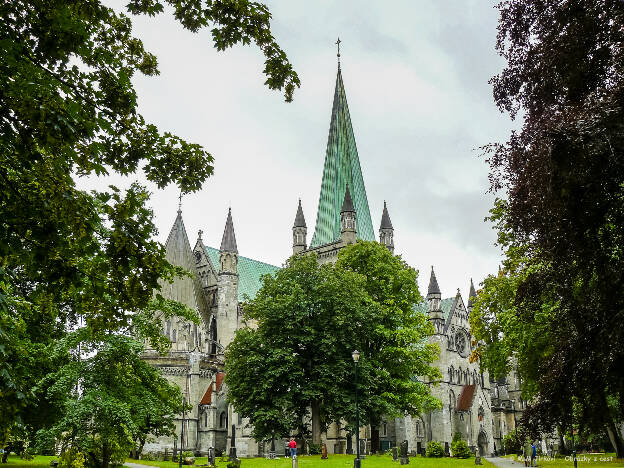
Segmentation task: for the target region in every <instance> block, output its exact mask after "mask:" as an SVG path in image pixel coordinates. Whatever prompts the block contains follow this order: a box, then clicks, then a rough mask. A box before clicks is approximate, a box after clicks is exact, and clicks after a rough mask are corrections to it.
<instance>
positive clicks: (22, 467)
mask: <svg viewBox="0 0 624 468" xmlns="http://www.w3.org/2000/svg"><path fill="white" fill-rule="evenodd" d="M56 459H57V457H51V456H43V455H37V456H36V457H35V458H34V459H32V460H22V459H21V458H19V457H18V456H15V455H11V456H10V457H9V459H8V462H7V464H6V465H0V467H2V468H4V467H6V468H50V461H51V460H56ZM126 461H127V462H131V463H139V464H141V465H150V466H157V467H159V468H177V466H178V464H177V463H173V462H170V461H152V460H131V459H128V460H126ZM205 463H207V457H197V458H196V459H195V466H197V465H202V464H205ZM226 465H227V462H225V461H220V459H219V458H217V467H218V468H226ZM399 466H400V465H399V463H398V462H393V461H392V457H391V456H388V455H381V456H377V455H369V456H367V457H366V458H365V459H364V460H362V468H397V467H399ZM410 466H412V467H417V468H434V467H435V468H437V467H441V468H468V467H474V466H475V464H474V458H468V459H466V460H457V459H454V458H424V457H412V458H410ZM483 466H484V467H487V468H493V467H494V465H492V464H491V463H489V462H488V461H487V460H483ZM585 466H587V465H585ZM612 466H620V465H609V468H611V467H612ZM622 466H624V465H622ZM184 467H185V468H192V467H188V466H186V465H184ZM316 467H322V468H351V467H353V455H328V459H327V460H321V456H320V455H311V456H300V457H299V468H316ZM241 468H291V460H290V458H280V459H279V460H266V459H264V458H243V459H242V463H241Z"/></svg>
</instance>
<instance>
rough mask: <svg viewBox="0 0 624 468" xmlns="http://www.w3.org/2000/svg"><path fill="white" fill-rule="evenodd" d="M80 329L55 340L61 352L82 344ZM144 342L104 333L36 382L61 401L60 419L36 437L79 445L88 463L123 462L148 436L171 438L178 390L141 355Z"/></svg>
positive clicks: (178, 402) (178, 407)
mask: <svg viewBox="0 0 624 468" xmlns="http://www.w3.org/2000/svg"><path fill="white" fill-rule="evenodd" d="M85 332H87V330H85V329H82V330H80V331H78V332H76V333H72V334H70V335H69V336H68V337H66V338H65V339H63V340H60V341H59V342H58V343H57V351H60V352H61V354H63V355H64V354H66V352H67V351H68V350H71V349H74V348H75V346H76V344H77V343H82V344H83V345H84V343H85V342H86V341H87V340H85V337H84V336H81V335H82V334H84V333H85ZM142 351H143V346H142V345H141V344H140V343H138V342H137V341H136V340H134V339H133V338H131V337H127V336H122V335H113V334H110V335H107V336H105V337H103V338H102V339H101V340H100V341H96V342H92V343H90V345H89V346H88V347H86V348H83V352H84V353H85V354H86V355H89V357H87V358H84V357H83V358H82V359H81V357H80V356H75V357H74V358H73V359H72V360H71V361H70V362H68V363H67V364H65V365H64V366H62V367H61V368H60V369H58V371H56V372H53V373H50V374H48V376H47V377H46V378H45V379H44V380H43V381H42V382H41V383H40V386H42V387H44V388H47V393H49V394H50V395H51V396H52V398H53V399H55V400H58V399H63V400H64V404H63V407H62V411H61V413H60V415H59V416H60V417H59V418H58V419H57V420H56V421H55V423H54V425H53V426H52V427H51V428H49V429H47V430H40V432H39V434H38V435H39V437H40V438H41V439H50V438H54V439H55V440H57V441H60V442H61V444H62V445H63V447H71V448H73V449H78V450H79V451H80V452H82V453H83V454H84V455H85V458H86V460H87V463H88V465H89V466H96V467H100V468H108V466H109V465H110V464H111V463H123V461H124V460H125V458H126V456H127V455H128V453H129V452H130V451H131V450H137V451H139V452H140V451H141V450H142V448H143V444H145V441H146V439H147V437H148V436H155V437H159V436H173V435H175V426H174V424H173V416H174V415H175V414H176V413H179V412H181V410H182V394H181V392H180V389H179V388H178V387H177V386H175V385H172V384H170V383H169V382H168V381H167V380H166V379H165V378H164V377H162V376H161V375H160V373H159V371H158V370H157V369H156V368H154V367H153V366H151V365H150V364H148V363H147V362H145V361H144V360H142V359H141V352H142Z"/></svg>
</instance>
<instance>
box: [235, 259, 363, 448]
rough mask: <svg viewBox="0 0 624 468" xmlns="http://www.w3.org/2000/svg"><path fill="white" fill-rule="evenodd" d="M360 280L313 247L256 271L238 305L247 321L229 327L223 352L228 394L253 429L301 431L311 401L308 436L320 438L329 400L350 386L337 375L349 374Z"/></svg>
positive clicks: (265, 433) (359, 313)
mask: <svg viewBox="0 0 624 468" xmlns="http://www.w3.org/2000/svg"><path fill="white" fill-rule="evenodd" d="M363 280H364V279H363V278H362V277H361V276H360V275H358V274H356V273H351V272H345V271H341V270H337V269H334V268H333V266H332V265H319V263H318V260H317V257H316V255H315V254H308V255H301V256H294V257H292V258H291V259H290V260H289V263H288V265H287V267H286V268H282V269H281V270H279V271H278V272H277V273H276V274H275V276H274V277H273V276H270V275H269V276H264V277H263V285H262V288H261V289H260V291H258V293H257V294H256V296H255V297H254V299H253V300H251V301H249V302H248V303H246V304H245V305H244V308H243V310H244V314H245V320H246V321H248V323H249V324H250V325H252V326H251V327H249V328H243V329H242V330H239V331H237V333H236V336H235V338H234V340H233V342H232V343H231V344H230V345H229V346H228V347H227V349H226V354H225V363H226V377H225V381H226V383H227V385H228V399H229V401H230V402H231V403H232V405H233V406H234V408H236V411H237V412H239V413H240V414H242V415H243V416H245V417H248V418H250V422H251V423H252V424H253V426H254V437H256V438H257V439H259V440H261V439H266V438H270V437H271V436H273V435H280V436H284V435H288V433H289V432H290V431H291V430H299V432H300V433H306V432H307V430H308V429H306V428H305V427H304V426H303V422H302V421H303V418H304V416H306V415H307V414H308V408H312V441H313V443H317V444H320V442H321V430H322V426H325V425H326V424H327V423H328V422H329V421H331V420H332V419H331V418H332V416H333V414H332V412H333V410H334V407H335V404H336V403H337V402H340V401H345V400H346V401H349V400H350V398H351V395H346V393H347V392H348V393H349V394H352V393H353V388H352V385H351V388H350V389H344V388H342V386H341V385H337V383H338V382H341V383H342V382H344V381H345V377H347V376H348V377H352V373H353V361H352V358H351V352H352V351H353V350H354V349H355V348H354V347H353V345H354V333H355V331H356V329H357V327H358V326H359V324H361V323H362V322H363V321H364V319H365V317H366V304H367V301H368V298H367V296H366V294H365V291H364V288H363ZM351 380H352V379H351Z"/></svg>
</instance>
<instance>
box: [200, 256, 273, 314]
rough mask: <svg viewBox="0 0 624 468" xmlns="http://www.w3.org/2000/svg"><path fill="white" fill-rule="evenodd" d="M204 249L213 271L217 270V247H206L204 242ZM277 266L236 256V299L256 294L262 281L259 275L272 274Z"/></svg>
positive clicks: (241, 300) (252, 296)
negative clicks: (213, 268)
mask: <svg viewBox="0 0 624 468" xmlns="http://www.w3.org/2000/svg"><path fill="white" fill-rule="evenodd" d="M202 245H203V246H204V250H205V252H206V255H208V258H209V259H210V262H211V263H212V265H213V267H215V271H219V249H215V248H214V247H208V246H207V245H205V244H202ZM279 269H280V268H279V267H276V266H275V265H269V264H268V263H264V262H260V261H258V260H254V259H252V258H247V257H243V256H242V255H239V256H238V300H239V301H240V302H243V301H245V300H247V298H246V297H245V296H247V297H248V298H249V299H253V298H254V297H255V296H256V293H257V292H258V290H259V289H260V286H262V281H261V280H260V277H261V276H262V275H264V274H274V273H275V272H276V271H277V270H279Z"/></svg>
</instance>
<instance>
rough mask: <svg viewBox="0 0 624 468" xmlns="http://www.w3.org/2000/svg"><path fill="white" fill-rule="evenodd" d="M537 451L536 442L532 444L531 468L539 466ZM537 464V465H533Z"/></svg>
mask: <svg viewBox="0 0 624 468" xmlns="http://www.w3.org/2000/svg"><path fill="white" fill-rule="evenodd" d="M536 458H537V449H536V448H535V442H532V443H531V466H537V460H536ZM533 463H535V465H534V464H533Z"/></svg>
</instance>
